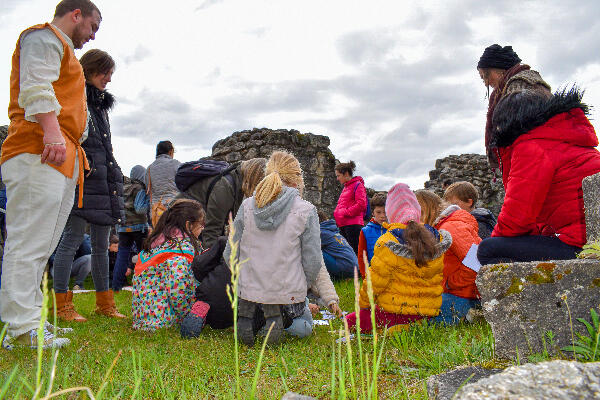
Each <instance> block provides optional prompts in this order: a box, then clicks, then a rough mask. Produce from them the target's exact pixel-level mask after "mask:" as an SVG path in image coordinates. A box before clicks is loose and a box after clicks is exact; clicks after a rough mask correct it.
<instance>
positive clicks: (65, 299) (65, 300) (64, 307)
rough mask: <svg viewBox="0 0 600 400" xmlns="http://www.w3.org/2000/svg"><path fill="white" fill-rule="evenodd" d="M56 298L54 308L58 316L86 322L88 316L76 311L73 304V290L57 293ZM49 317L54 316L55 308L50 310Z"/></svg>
mask: <svg viewBox="0 0 600 400" xmlns="http://www.w3.org/2000/svg"><path fill="white" fill-rule="evenodd" d="M55 296H56V300H55V302H54V308H55V309H56V318H58V319H60V320H61V321H75V322H85V321H87V319H86V318H84V317H83V316H81V315H79V313H78V312H77V311H75V306H74V305H73V292H71V291H68V292H67V293H55ZM48 315H49V317H53V316H54V310H52V309H51V310H50V312H49V313H48Z"/></svg>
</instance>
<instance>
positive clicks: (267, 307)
mask: <svg viewBox="0 0 600 400" xmlns="http://www.w3.org/2000/svg"><path fill="white" fill-rule="evenodd" d="M262 309H263V312H264V314H265V319H266V323H265V328H266V329H267V331H268V330H269V328H271V326H272V328H271V333H270V334H269V338H268V339H267V344H278V343H279V342H280V340H281V334H282V333H283V318H282V317H281V307H280V306H279V304H263V305H262Z"/></svg>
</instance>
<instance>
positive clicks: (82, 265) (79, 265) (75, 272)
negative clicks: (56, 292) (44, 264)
mask: <svg viewBox="0 0 600 400" xmlns="http://www.w3.org/2000/svg"><path fill="white" fill-rule="evenodd" d="M91 270H92V255H91V254H86V255H83V256H81V257H78V258H76V259H75V261H73V266H72V267H71V277H74V278H75V283H74V284H75V285H77V286H79V287H81V288H83V282H84V281H85V278H87V276H88V275H89V274H90V271H91ZM50 271H51V273H52V277H53V278H54V268H52V269H51V270H50Z"/></svg>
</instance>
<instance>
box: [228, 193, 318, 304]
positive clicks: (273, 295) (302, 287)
mask: <svg viewBox="0 0 600 400" xmlns="http://www.w3.org/2000/svg"><path fill="white" fill-rule="evenodd" d="M233 226H234V229H235V234H234V237H233V241H234V243H239V250H238V259H239V260H241V262H242V264H241V267H240V268H241V269H240V279H239V294H240V297H241V298H242V299H244V300H248V301H253V302H256V303H261V304H292V303H299V302H302V301H304V298H305V297H306V292H307V288H308V287H309V286H312V285H314V283H315V280H316V278H317V275H318V273H319V270H320V269H321V263H322V258H323V256H322V254H321V237H320V229H319V218H318V217H317V210H316V208H315V206H313V205H312V204H311V203H309V202H308V201H305V200H302V198H300V193H299V192H298V190H297V189H294V188H290V187H287V186H284V187H283V190H282V191H281V193H280V194H279V196H278V197H277V198H276V199H275V200H274V201H273V202H271V203H269V204H268V205H266V206H265V207H263V208H260V209H258V208H256V204H255V201H254V197H250V198H249V199H246V200H244V201H243V202H242V205H241V206H240V208H239V210H238V213H237V215H236V217H235V221H234V223H233ZM230 255H231V246H230V244H229V243H228V244H227V247H226V248H225V252H224V254H223V257H224V258H225V261H226V262H227V263H228V264H229V262H230V260H229V257H230Z"/></svg>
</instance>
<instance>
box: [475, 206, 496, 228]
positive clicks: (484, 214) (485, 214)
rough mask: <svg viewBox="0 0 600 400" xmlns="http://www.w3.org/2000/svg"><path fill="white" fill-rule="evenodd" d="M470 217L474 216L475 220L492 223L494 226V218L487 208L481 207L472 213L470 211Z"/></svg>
mask: <svg viewBox="0 0 600 400" xmlns="http://www.w3.org/2000/svg"><path fill="white" fill-rule="evenodd" d="M471 215H472V216H474V217H475V218H476V219H485V220H489V221H493V222H494V224H495V223H496V217H495V216H494V214H493V213H492V212H491V211H490V210H488V209H487V208H481V207H480V208H476V209H474V210H473V211H471Z"/></svg>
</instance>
